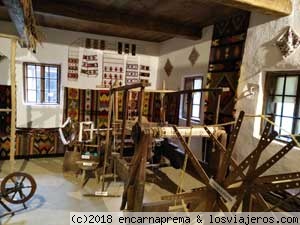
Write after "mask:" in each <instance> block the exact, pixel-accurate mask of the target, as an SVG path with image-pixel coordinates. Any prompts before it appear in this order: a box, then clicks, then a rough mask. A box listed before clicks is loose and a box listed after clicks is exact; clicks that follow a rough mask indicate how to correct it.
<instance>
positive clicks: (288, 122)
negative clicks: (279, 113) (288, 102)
mask: <svg viewBox="0 0 300 225" xmlns="http://www.w3.org/2000/svg"><path fill="white" fill-rule="evenodd" d="M281 127H282V128H283V129H285V130H287V132H288V133H287V132H285V131H283V130H282V131H281V134H282V135H287V134H290V133H292V129H293V119H292V118H286V117H282V123H281Z"/></svg>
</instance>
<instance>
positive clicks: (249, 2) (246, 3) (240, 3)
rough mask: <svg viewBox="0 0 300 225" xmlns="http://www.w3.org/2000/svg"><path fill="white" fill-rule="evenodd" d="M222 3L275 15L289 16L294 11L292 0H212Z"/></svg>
mask: <svg viewBox="0 0 300 225" xmlns="http://www.w3.org/2000/svg"><path fill="white" fill-rule="evenodd" d="M212 1H214V2H216V3H220V4H222V5H226V6H231V7H235V8H239V9H243V10H247V11H250V10H251V11H258V12H261V13H264V14H271V15H275V16H288V15H290V14H291V13H292V8H293V6H292V2H291V0H275V1H274V0H212Z"/></svg>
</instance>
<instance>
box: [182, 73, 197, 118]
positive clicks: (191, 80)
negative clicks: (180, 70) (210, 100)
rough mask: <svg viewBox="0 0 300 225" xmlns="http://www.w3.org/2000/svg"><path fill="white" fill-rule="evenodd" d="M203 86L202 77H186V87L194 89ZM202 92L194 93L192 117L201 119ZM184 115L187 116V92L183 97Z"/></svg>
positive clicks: (186, 88)
mask: <svg viewBox="0 0 300 225" xmlns="http://www.w3.org/2000/svg"><path fill="white" fill-rule="evenodd" d="M201 88H202V77H199V76H197V77H186V78H184V89H185V90H193V89H201ZM201 96H202V93H201V92H194V93H193V95H192V114H191V119H192V120H197V121H200V115H201ZM182 117H183V118H185V119H186V118H187V94H185V95H184V97H183V104H182Z"/></svg>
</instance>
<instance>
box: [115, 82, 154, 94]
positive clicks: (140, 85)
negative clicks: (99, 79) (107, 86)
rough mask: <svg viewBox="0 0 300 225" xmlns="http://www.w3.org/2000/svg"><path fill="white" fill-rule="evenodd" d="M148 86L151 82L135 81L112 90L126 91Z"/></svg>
mask: <svg viewBox="0 0 300 225" xmlns="http://www.w3.org/2000/svg"><path fill="white" fill-rule="evenodd" d="M147 86H150V84H144V83H134V84H129V85H125V86H121V87H115V88H112V89H111V91H112V92H115V91H125V90H130V89H134V88H145V87H147Z"/></svg>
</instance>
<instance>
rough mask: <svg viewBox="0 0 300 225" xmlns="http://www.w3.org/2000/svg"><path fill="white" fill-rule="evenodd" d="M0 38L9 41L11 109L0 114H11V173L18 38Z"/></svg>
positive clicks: (13, 149)
mask: <svg viewBox="0 0 300 225" xmlns="http://www.w3.org/2000/svg"><path fill="white" fill-rule="evenodd" d="M0 37H2V38H7V39H10V82H11V84H10V85H11V109H0V112H11V123H10V154H9V155H10V158H9V159H10V162H11V172H13V170H14V163H15V152H16V48H17V41H18V40H19V38H18V37H17V36H14V35H7V34H1V33H0Z"/></svg>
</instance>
